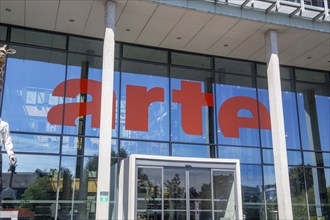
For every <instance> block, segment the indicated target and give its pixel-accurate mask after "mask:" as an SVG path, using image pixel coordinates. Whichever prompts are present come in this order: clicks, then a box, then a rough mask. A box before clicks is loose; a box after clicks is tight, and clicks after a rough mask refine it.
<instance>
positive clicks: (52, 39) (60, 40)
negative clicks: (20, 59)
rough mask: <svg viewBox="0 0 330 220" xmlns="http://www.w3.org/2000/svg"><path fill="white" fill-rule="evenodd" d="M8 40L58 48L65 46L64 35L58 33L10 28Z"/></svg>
mask: <svg viewBox="0 0 330 220" xmlns="http://www.w3.org/2000/svg"><path fill="white" fill-rule="evenodd" d="M10 40H11V41H12V42H16V43H24V44H32V45H38V46H43V47H51V48H58V49H65V48H66V36H65V35H60V34H53V33H46V32H41V31H31V30H25V29H19V28H11V36H10Z"/></svg>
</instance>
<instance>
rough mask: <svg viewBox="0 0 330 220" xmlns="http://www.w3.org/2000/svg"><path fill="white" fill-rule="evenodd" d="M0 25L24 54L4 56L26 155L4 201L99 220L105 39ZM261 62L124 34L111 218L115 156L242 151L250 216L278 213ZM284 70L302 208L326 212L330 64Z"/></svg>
mask: <svg viewBox="0 0 330 220" xmlns="http://www.w3.org/2000/svg"><path fill="white" fill-rule="evenodd" d="M0 30H1V34H0V43H1V44H8V45H9V46H10V47H11V48H13V49H15V50H16V51H17V53H16V54H15V55H10V56H9V57H8V58H7V65H6V78H5V86H4V94H3V99H2V103H1V104H2V109H1V118H2V120H4V121H7V122H8V123H9V125H10V131H11V135H12V138H13V141H14V148H15V154H16V155H17V158H18V167H17V170H16V171H17V173H16V174H14V177H13V183H12V188H13V189H14V190H16V199H15V200H13V201H4V202H3V204H6V206H7V207H14V208H19V209H20V210H21V212H22V213H26V214H25V215H26V216H27V217H26V218H34V219H47V218H50V217H53V216H52V215H53V214H52V213H54V211H56V210H55V207H58V211H57V213H58V214H57V215H58V217H60V218H61V219H71V217H72V218H73V219H94V218H95V207H96V189H97V185H96V183H97V170H98V167H97V165H98V163H97V161H98V157H97V155H98V145H99V139H98V137H99V106H100V102H99V98H100V87H101V74H102V69H101V67H102V44H103V43H102V40H100V39H92V38H82V37H79V36H71V35H65V34H57V33H49V32H40V31H36V30H28V29H21V28H17V27H11V26H8V27H6V26H0ZM4 32H5V33H4ZM7 33H8V34H7ZM265 71H266V69H265V64H262V63H255V62H248V61H241V60H232V59H227V58H220V57H212V56H206V55H200V54H190V53H183V52H179V51H170V50H166V49H158V48H149V47H142V46H138V45H131V44H125V43H120V42H118V43H116V56H115V76H114V77H115V79H114V102H113V103H114V113H113V118H114V123H113V125H112V126H113V131H112V137H113V142H112V143H111V147H112V161H111V165H112V168H111V171H112V176H113V178H112V179H111V183H112V187H111V202H110V206H111V207H110V210H111V215H112V216H115V208H114V207H115V202H116V197H117V196H118V195H116V191H115V190H114V189H115V185H116V179H117V177H116V176H117V170H118V166H117V165H118V161H119V160H121V159H123V158H125V157H127V155H130V154H147V155H164V156H181V157H186V156H187V157H201V158H210V157H211V158H234V159H240V161H241V179H242V186H241V187H242V196H243V212H244V215H245V218H246V219H275V216H276V215H277V198H276V183H275V173H274V161H273V151H272V148H273V146H272V139H271V130H270V119H269V100H268V90H267V80H266V72H265ZM281 74H282V75H281V77H282V96H283V110H284V119H285V131H286V145H287V149H288V152H287V155H288V165H289V177H290V186H291V198H292V205H293V211H294V217H295V219H304V218H305V217H306V216H310V219H316V217H323V218H324V219H327V218H330V162H329V161H330V139H329V134H330V81H329V73H327V72H320V71H315V70H306V69H298V68H294V67H281ZM109 147H110V143H109ZM2 152H3V154H4V155H5V151H4V149H3V148H2ZM4 161H6V160H5V157H4ZM7 168H8V167H7V163H6V162H4V163H3V167H2V177H3V179H4V181H3V189H5V188H6V187H8V186H9V185H8V184H9V183H8V182H9V177H10V175H9V173H8V171H7ZM148 172H149V171H148ZM150 172H151V171H150ZM152 172H154V170H152ZM155 175H156V174H155ZM200 175H203V174H202V173H201V174H200ZM155 181H156V180H155ZM210 195H211V194H210ZM210 195H205V196H210ZM53 204H57V206H54V205H53ZM168 215H169V216H171V214H168Z"/></svg>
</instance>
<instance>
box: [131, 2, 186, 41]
mask: <svg viewBox="0 0 330 220" xmlns="http://www.w3.org/2000/svg"><path fill="white" fill-rule="evenodd" d="M166 11H167V13H165V12H166ZM185 11H186V10H184V9H179V8H168V9H167V10H166V9H165V7H164V6H162V5H160V6H158V7H157V9H156V11H155V12H154V13H153V15H152V17H151V18H150V20H149V21H148V23H147V24H146V26H145V27H144V29H143V31H142V32H141V34H140V36H139V37H138V39H137V40H136V43H139V44H145V45H151V46H160V45H161V43H162V42H163V41H164V39H165V38H166V36H167V35H168V34H169V33H170V32H171V30H172V29H173V27H174V26H175V25H176V23H177V22H178V21H179V20H180V19H181V17H182V16H183V15H184V13H185Z"/></svg>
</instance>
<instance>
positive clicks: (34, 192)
mask: <svg viewBox="0 0 330 220" xmlns="http://www.w3.org/2000/svg"><path fill="white" fill-rule="evenodd" d="M36 173H37V175H38V177H37V179H36V180H35V181H34V182H33V183H32V184H31V185H29V186H28V187H27V189H26V190H25V192H24V194H23V195H22V201H23V202H22V205H21V207H22V208H28V209H29V210H30V211H36V208H37V206H38V205H40V204H36V203H34V202H33V203H29V201H31V200H55V199H56V194H55V191H54V188H53V186H52V181H51V176H50V175H49V173H45V172H40V170H36ZM48 213H49V209H40V210H38V214H48Z"/></svg>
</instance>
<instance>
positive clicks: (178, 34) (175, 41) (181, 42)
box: [161, 11, 213, 50]
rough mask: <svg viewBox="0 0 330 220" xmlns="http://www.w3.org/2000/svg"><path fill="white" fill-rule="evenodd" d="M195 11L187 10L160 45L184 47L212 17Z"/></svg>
mask: <svg viewBox="0 0 330 220" xmlns="http://www.w3.org/2000/svg"><path fill="white" fill-rule="evenodd" d="M196 13H199V12H196V11H187V12H186V13H185V14H184V16H183V17H182V18H181V20H180V21H179V22H178V23H177V25H176V26H175V27H174V28H173V30H172V31H171V33H170V34H169V35H168V36H167V37H166V39H165V40H164V41H163V42H162V44H161V46H162V47H169V48H177V49H181V50H182V49H184V47H185V46H186V44H188V43H189V42H190V41H191V40H192V39H193V37H195V35H196V34H197V33H198V32H199V31H201V30H202V28H203V26H204V25H206V24H207V23H208V22H209V20H210V19H211V18H212V17H213V15H212V14H205V13H203V14H202V16H200V15H199V14H196Z"/></svg>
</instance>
